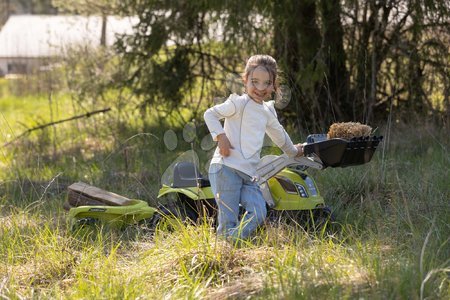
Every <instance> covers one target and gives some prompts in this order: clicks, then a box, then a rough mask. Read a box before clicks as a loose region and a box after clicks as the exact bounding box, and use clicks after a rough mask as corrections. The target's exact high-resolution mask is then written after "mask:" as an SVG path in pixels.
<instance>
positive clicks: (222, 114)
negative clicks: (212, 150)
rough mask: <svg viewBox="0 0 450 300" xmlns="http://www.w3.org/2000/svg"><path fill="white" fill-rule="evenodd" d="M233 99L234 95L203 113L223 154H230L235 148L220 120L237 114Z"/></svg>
mask: <svg viewBox="0 0 450 300" xmlns="http://www.w3.org/2000/svg"><path fill="white" fill-rule="evenodd" d="M233 99H234V97H233V95H232V96H230V98H228V99H227V101H225V102H224V103H222V104H218V105H215V106H213V107H211V108H209V109H208V110H207V111H206V112H205V114H204V115H203V118H204V119H205V122H206V125H207V126H208V129H209V132H210V133H211V136H212V138H213V140H214V141H217V142H218V146H219V153H220V154H221V155H222V156H229V155H230V149H233V146H232V145H231V143H230V140H229V139H228V137H227V136H226V134H225V131H224V130H223V127H222V124H221V123H220V120H222V119H225V118H229V117H232V116H233V115H235V114H236V112H237V107H236V103H235V101H234V100H233Z"/></svg>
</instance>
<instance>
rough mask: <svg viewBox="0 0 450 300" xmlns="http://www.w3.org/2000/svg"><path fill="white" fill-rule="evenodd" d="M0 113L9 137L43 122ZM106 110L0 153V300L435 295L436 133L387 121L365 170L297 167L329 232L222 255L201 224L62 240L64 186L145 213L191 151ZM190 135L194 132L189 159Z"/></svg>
mask: <svg viewBox="0 0 450 300" xmlns="http://www.w3.org/2000/svg"><path fill="white" fill-rule="evenodd" d="M16 100H18V101H16ZM32 101H36V103H30V102H32ZM68 102H69V103H70V101H68ZM68 102H65V103H66V104H67V103H68ZM21 103H22V104H21ZM38 103H39V104H38ZM0 105H3V106H2V110H1V111H2V113H3V114H4V116H5V117H4V118H5V119H6V121H5V122H7V124H8V126H9V127H12V128H15V126H16V125H12V124H16V123H14V122H16V121H17V120H18V119H19V118H18V116H21V117H20V121H21V122H24V123H25V124H27V126H30V125H32V124H33V122H34V120H35V119H42V120H48V113H49V111H48V110H49V105H48V100H47V99H46V98H45V97H44V98H41V99H40V100H39V99H38V100H36V99H31V98H30V99H25V98H20V99H15V100H12V99H9V100H8V99H5V98H2V99H0ZM18 111H20V112H21V113H20V114H19V113H18ZM60 111H61V116H63V115H62V114H63V111H64V114H65V113H67V114H70V113H71V112H70V110H60ZM120 113H121V112H118V111H113V112H112V113H111V114H106V115H104V116H97V117H95V116H93V117H91V118H89V119H83V120H82V121H80V122H73V123H67V124H64V125H61V126H58V127H57V128H56V130H57V131H56V134H55V132H54V131H53V129H49V130H47V131H38V132H34V133H33V134H31V135H30V136H28V137H25V138H23V139H20V140H19V141H18V142H17V143H15V144H14V145H11V146H8V147H6V148H5V147H4V148H2V150H1V156H2V157H1V160H0V161H1V165H0V298H11V299H21V298H69V299H86V298H89V299H110V298H115V299H136V298H144V299H154V298H156V299H158V298H171V299H179V298H189V299H198V298H205V299H225V298H233V299H242V298H247V297H250V298H260V299H280V298H282V299H361V298H363V299H420V298H423V299H448V295H449V294H450V285H449V274H450V261H449V259H450V252H449V249H450V245H449V234H448V232H450V228H449V227H450V225H449V224H450V214H449V212H448V211H449V209H448V207H449V204H448V200H449V198H450V185H449V178H450V176H449V167H450V160H449V152H448V147H449V144H450V141H449V139H448V133H447V132H446V131H445V130H444V129H440V128H438V127H435V126H431V125H427V124H420V126H417V127H415V128H414V130H413V129H411V128H408V127H404V126H400V125H397V126H394V127H393V128H391V130H390V131H389V138H387V137H386V139H385V142H384V143H383V145H382V146H380V148H379V150H377V153H376V155H375V157H374V158H373V160H372V161H371V162H370V163H369V164H366V165H364V166H358V167H350V168H344V169H326V170H323V171H312V170H311V174H312V175H313V176H314V178H315V179H316V181H317V183H318V185H319V188H320V190H321V193H322V194H323V195H324V197H325V199H326V201H327V203H328V204H329V205H330V206H331V207H333V208H334V209H335V212H336V215H337V219H338V222H339V224H340V230H339V231H338V233H336V234H334V235H332V236H327V235H323V234H308V233H305V232H304V231H303V230H301V229H299V228H296V227H291V226H288V225H279V226H274V225H268V226H266V227H265V228H263V229H262V230H261V231H260V232H259V233H258V235H257V238H256V239H255V240H253V241H252V242H251V243H250V242H249V243H243V244H242V245H240V246H239V247H235V246H233V245H231V244H229V243H227V242H225V241H223V240H221V239H218V238H217V237H216V234H215V232H214V230H213V229H212V228H211V227H210V226H208V225H206V224H201V225H199V226H192V225H185V224H180V226H177V230H174V231H167V230H163V229H161V230H158V231H157V232H156V233H155V236H154V237H150V236H149V235H148V233H146V232H145V231H142V230H141V229H139V228H128V229H126V230H123V231H119V230H114V229H110V228H107V227H103V228H100V229H99V230H97V231H95V232H90V231H86V232H81V231H80V232H72V231H71V230H70V228H69V227H70V226H69V224H68V223H69V222H68V220H67V213H66V212H65V211H63V209H62V203H63V202H64V200H65V195H66V194H65V191H66V187H67V185H68V184H70V183H72V182H75V181H79V180H81V181H85V182H88V183H92V184H94V185H96V186H99V187H102V188H105V189H107V190H110V191H114V192H117V193H119V194H123V195H126V196H129V197H131V198H139V199H145V200H147V201H149V203H151V204H155V203H156V195H157V192H158V187H159V179H160V176H161V175H162V173H163V172H164V170H165V168H166V167H167V166H168V165H169V164H170V163H171V162H172V161H173V160H174V159H175V158H176V157H177V156H178V155H180V154H181V153H183V152H184V151H186V150H189V149H190V147H191V146H190V144H189V143H186V142H185V141H184V140H183V137H182V127H179V126H178V127H177V123H176V122H175V121H173V120H170V119H165V120H160V121H158V122H157V121H152V122H144V121H143V120H142V119H139V120H138V119H135V117H136V118H137V116H138V115H139V113H138V112H135V111H129V112H128V115H129V116H130V115H131V116H133V117H129V118H122V121H121V122H119V123H118V122H117V120H118V119H120V118H118V116H120ZM27 115H29V116H30V119H26V118H25V116H27ZM11 116H13V117H14V118H11ZM33 116H34V117H36V118H34V117H33ZM22 117H23V118H22ZM46 118H47V119H46ZM24 120H25V121H24ZM152 120H154V119H152ZM3 128H4V127H3ZM170 128H172V129H174V130H175V131H176V134H177V136H178V147H177V148H176V149H175V150H173V151H169V150H167V149H166V147H165V146H164V143H163V136H164V132H165V131H166V130H167V129H170ZM14 130H16V129H14ZM19 131H20V130H19ZM204 134H205V128H203V127H200V126H199V127H198V128H197V137H198V139H196V140H195V141H194V143H193V146H194V148H195V149H200V142H201V138H202V137H203V136H204ZM3 135H4V133H2V138H3V137H4V136H3ZM385 135H386V134H385ZM386 136H387V135H386ZM198 152H199V153H200V154H201V155H202V157H205V156H206V154H205V153H202V151H200V150H199V151H198Z"/></svg>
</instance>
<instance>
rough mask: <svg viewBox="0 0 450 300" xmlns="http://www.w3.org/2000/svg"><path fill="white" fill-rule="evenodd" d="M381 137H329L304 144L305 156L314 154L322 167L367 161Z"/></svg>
mask: <svg viewBox="0 0 450 300" xmlns="http://www.w3.org/2000/svg"><path fill="white" fill-rule="evenodd" d="M382 139H383V137H382V136H379V137H375V136H374V137H359V138H352V139H351V140H346V139H339V138H334V139H329V140H323V141H318V142H315V143H310V144H306V145H305V147H304V153H305V156H313V155H316V156H317V157H318V158H319V159H320V160H321V161H322V163H323V165H324V167H332V168H335V167H348V166H355V165H362V164H365V163H368V162H369V161H370V160H371V159H372V156H373V154H374V153H375V150H376V149H377V146H378V144H379V143H380V142H381V140H382Z"/></svg>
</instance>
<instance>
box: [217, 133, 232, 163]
mask: <svg viewBox="0 0 450 300" xmlns="http://www.w3.org/2000/svg"><path fill="white" fill-rule="evenodd" d="M217 141H218V144H219V153H220V155H222V156H225V157H226V156H229V155H230V149H234V148H233V146H231V143H230V140H229V139H228V137H227V136H226V135H225V134H224V133H222V134H219V135H218V136H217Z"/></svg>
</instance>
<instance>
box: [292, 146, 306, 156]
mask: <svg viewBox="0 0 450 300" xmlns="http://www.w3.org/2000/svg"><path fill="white" fill-rule="evenodd" d="M305 145H306V143H303V144H297V145H294V146H295V148H297V151H298V153H297V156H296V157H299V156H303V146H305Z"/></svg>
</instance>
